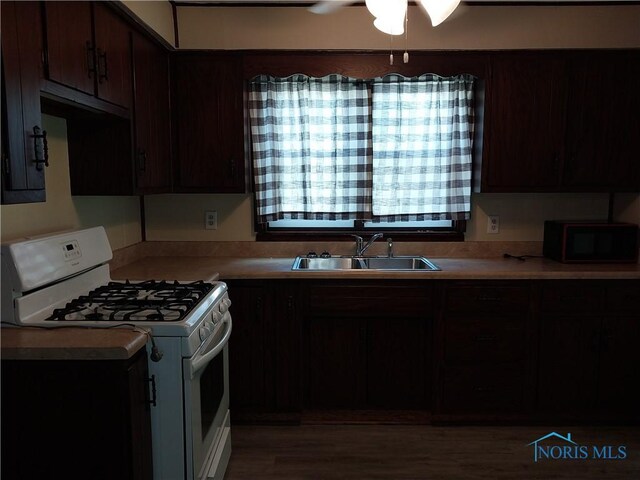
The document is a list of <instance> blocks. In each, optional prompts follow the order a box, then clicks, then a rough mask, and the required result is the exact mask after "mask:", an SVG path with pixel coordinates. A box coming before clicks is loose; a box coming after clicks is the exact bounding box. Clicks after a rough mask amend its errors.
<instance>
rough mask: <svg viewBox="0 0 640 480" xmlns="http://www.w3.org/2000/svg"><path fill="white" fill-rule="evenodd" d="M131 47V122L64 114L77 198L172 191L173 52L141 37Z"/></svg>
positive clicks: (81, 112) (112, 117) (75, 112)
mask: <svg viewBox="0 0 640 480" xmlns="http://www.w3.org/2000/svg"><path fill="white" fill-rule="evenodd" d="M132 45H133V85H132V84H131V82H130V83H129V88H130V89H131V92H132V93H133V95H134V102H133V116H132V119H131V120H130V119H126V118H121V117H119V116H116V115H109V114H100V115H97V114H94V113H92V112H88V111H85V110H81V109H74V110H71V111H67V112H65V116H66V117H67V131H68V142H69V162H70V175H71V192H72V194H74V195H133V194H149V193H160V192H168V191H170V190H171V143H170V142H171V140H170V139H171V126H170V108H169V72H168V53H167V52H166V51H165V50H164V49H163V48H162V47H160V46H158V45H157V44H156V43H154V42H153V41H151V40H148V39H147V38H145V37H144V36H142V35H141V34H138V33H137V32H134V33H133V34H132Z"/></svg>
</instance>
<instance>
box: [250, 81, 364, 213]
mask: <svg viewBox="0 0 640 480" xmlns="http://www.w3.org/2000/svg"><path fill="white" fill-rule="evenodd" d="M249 116H250V122H251V140H252V148H253V168H254V178H255V192H256V202H257V205H256V206H257V214H258V221H259V222H260V223H265V222H269V221H274V220H281V219H309V220H352V219H354V220H355V219H362V218H370V217H371V148H372V143H371V90H370V88H369V87H368V86H367V84H366V83H365V82H364V81H362V80H355V79H351V78H347V77H343V76H340V75H329V76H326V77H322V78H311V77H307V76H305V75H294V76H291V77H287V78H275V77H270V76H265V75H261V76H258V77H256V78H254V79H253V80H252V81H251V82H250V84H249Z"/></svg>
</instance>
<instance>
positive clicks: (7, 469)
mask: <svg viewBox="0 0 640 480" xmlns="http://www.w3.org/2000/svg"><path fill="white" fill-rule="evenodd" d="M147 368H148V367H147V356H146V352H145V351H144V349H143V350H142V351H140V352H139V353H138V354H137V355H136V356H134V357H133V358H132V359H130V360H129V361H116V360H104V361H88V360H82V361H71V360H51V361H45V360H5V361H3V362H2V390H3V392H11V393H10V395H3V399H2V457H3V461H2V476H3V478H47V477H48V478H69V479H80V478H86V476H87V472H91V477H92V478H96V479H105V480H106V479H114V478H119V479H130V480H134V479H135V480H137V479H140V480H142V479H145V480H150V479H151V478H152V477H153V474H152V461H151V423H150V412H149V408H150V405H149V403H148V400H149V395H148V388H149V378H148V369H147ZM34 442H35V443H34ZM35 445H40V446H41V447H42V448H37V455H36V456H37V461H35V462H34V461H33V459H34V448H36V447H35Z"/></svg>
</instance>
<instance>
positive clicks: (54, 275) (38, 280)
mask: <svg viewBox="0 0 640 480" xmlns="http://www.w3.org/2000/svg"><path fill="white" fill-rule="evenodd" d="M112 257H113V254H112V252H111V246H110V245H109V240H108V238H107V234H106V232H105V231H104V228H103V227H94V228H89V229H86V230H78V231H75V232H68V233H63V234H58V235H51V236H44V237H39V238H32V239H27V240H24V241H19V242H15V243H11V244H7V245H2V263H3V273H4V272H5V271H6V272H7V274H8V275H9V279H10V282H7V283H10V285H5V284H4V283H5V278H3V286H2V288H3V290H4V289H5V288H11V290H12V291H13V292H14V294H20V293H23V292H28V291H30V290H33V289H35V288H38V287H43V286H45V285H50V284H52V283H55V282H58V281H60V280H62V279H64V278H67V277H70V276H72V275H76V274H78V273H80V272H83V271H85V270H88V269H90V268H93V267H95V266H97V265H100V264H103V263H105V262H108V261H109V260H111V258H112Z"/></svg>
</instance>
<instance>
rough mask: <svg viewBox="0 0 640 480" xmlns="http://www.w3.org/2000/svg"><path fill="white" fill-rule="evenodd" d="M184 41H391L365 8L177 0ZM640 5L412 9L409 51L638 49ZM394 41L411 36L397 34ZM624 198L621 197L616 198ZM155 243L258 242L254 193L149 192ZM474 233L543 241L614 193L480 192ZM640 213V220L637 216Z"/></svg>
mask: <svg viewBox="0 0 640 480" xmlns="http://www.w3.org/2000/svg"><path fill="white" fill-rule="evenodd" d="M177 11H178V27H179V39H180V47H181V48H203V49H366V50H375V49H381V50H384V51H385V53H384V55H386V54H387V53H386V52H387V50H388V48H389V37H388V36H386V35H384V34H382V33H380V32H378V31H377V30H376V29H375V28H374V27H373V25H372V17H371V16H370V15H369V13H368V12H367V11H366V9H365V8H364V7H348V8H343V9H341V10H339V11H338V12H337V13H334V14H331V15H314V14H311V13H309V12H308V11H307V10H306V9H305V8H295V7H286V8H264V7H243V8H231V7H215V8H206V7H178V9H177ZM639 24H640V6H638V5H625V6H620V5H616V6H601V5H600V6H518V7H514V6H504V7H493V6H491V7H489V6H484V7H480V6H475V7H471V6H465V5H462V6H461V7H460V10H459V11H457V12H456V14H455V16H454V18H452V19H450V20H448V21H447V22H445V23H444V24H442V25H441V26H439V27H438V28H432V27H431V25H430V24H429V23H428V20H427V19H426V17H425V16H424V15H423V14H422V13H421V12H420V11H418V8H417V7H411V8H410V12H409V29H408V32H409V38H408V46H409V49H445V50H456V49H517V48H614V47H634V48H637V47H640V28H638V25H639ZM395 43H396V48H400V47H403V46H404V40H403V39H402V40H396V41H395ZM618 197H619V198H620V199H619V200H618ZM616 200H617V202H616V210H615V211H616V214H617V216H619V217H620V218H621V219H627V221H635V222H638V221H640V214H639V213H638V212H640V197H639V196H638V195H625V196H617V197H616ZM145 202H146V219H147V238H148V239H149V240H227V241H229V240H231V241H251V240H254V238H255V237H254V235H253V232H252V229H253V217H252V203H251V196H250V195H230V196H228V195H163V196H153V197H146V199H145ZM472 205H473V208H472V213H471V216H472V218H471V221H470V222H469V223H468V228H467V234H466V239H467V240H474V241H485V240H487V241H512V240H513V241H519V240H524V241H527V240H531V241H539V240H542V232H543V230H542V228H543V221H544V220H545V219H553V218H575V219H594V218H606V217H607V212H608V196H607V195H606V194H536V195H533V194H474V195H473V197H472ZM206 210H217V211H218V223H219V227H218V230H204V212H205V211H206ZM487 215H499V216H500V223H501V225H500V233H499V234H497V235H489V234H487V233H486V224H487ZM634 217H635V218H636V219H635V220H633V218H634Z"/></svg>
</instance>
